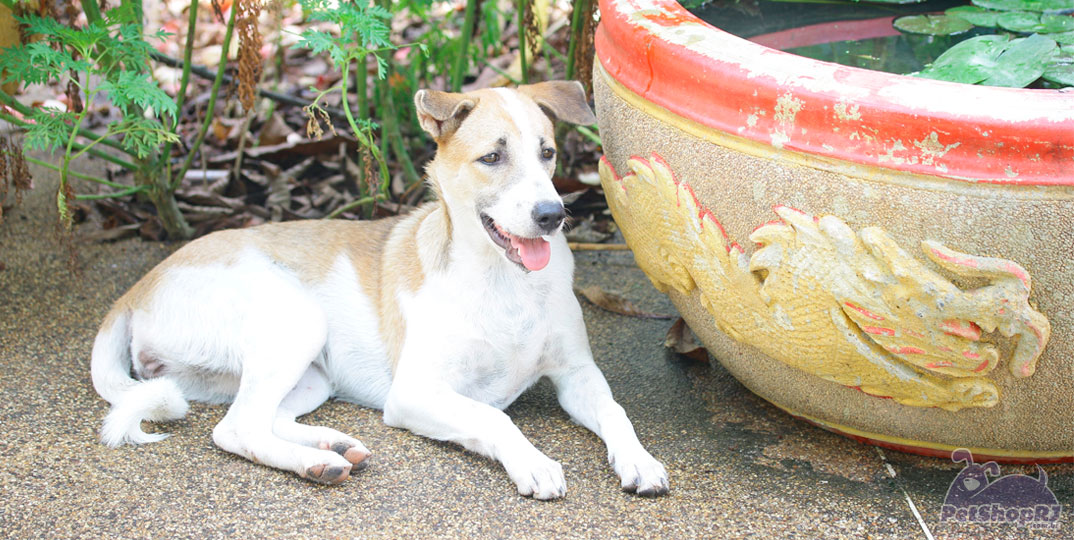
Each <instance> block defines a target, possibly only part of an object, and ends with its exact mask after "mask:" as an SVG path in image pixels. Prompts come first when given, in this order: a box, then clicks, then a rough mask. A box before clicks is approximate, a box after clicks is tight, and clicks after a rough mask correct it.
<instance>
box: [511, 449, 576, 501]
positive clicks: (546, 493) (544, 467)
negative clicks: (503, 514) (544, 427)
mask: <svg viewBox="0 0 1074 540" xmlns="http://www.w3.org/2000/svg"><path fill="white" fill-rule="evenodd" d="M504 466H505V468H506V469H507V475H508V476H510V477H511V480H514V482H515V485H517V486H518V493H519V494H521V495H525V496H526V497H533V498H534V499H541V500H545V501H546V500H550V499H558V498H560V497H563V496H565V495H566V494H567V480H566V478H564V476H563V466H562V465H560V464H559V462H557V461H554V460H552V459H549V458H548V456H545V455H544V454H542V453H540V452H537V455H535V456H533V457H531V458H530V459H528V460H525V461H524V462H522V460H520V461H519V462H512V463H511V464H510V465H508V464H507V463H504Z"/></svg>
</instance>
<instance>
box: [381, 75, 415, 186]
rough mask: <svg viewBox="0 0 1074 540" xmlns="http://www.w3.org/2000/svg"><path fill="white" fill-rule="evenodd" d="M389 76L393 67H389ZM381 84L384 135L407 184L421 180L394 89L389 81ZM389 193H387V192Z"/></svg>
mask: <svg viewBox="0 0 1074 540" xmlns="http://www.w3.org/2000/svg"><path fill="white" fill-rule="evenodd" d="M388 70H389V76H390V75H391V70H392V68H391V67H389V68H388ZM378 82H379V83H380V86H381V91H380V92H379V95H380V105H381V107H379V109H380V113H381V114H380V118H381V122H382V124H383V128H382V130H381V131H382V136H383V137H387V138H388V142H389V143H390V144H391V148H392V153H394V154H395V159H396V161H398V162H399V163H400V164H401V165H402V166H403V174H404V175H405V176H406V184H407V186H410V185H413V184H415V183H418V182H421V176H420V175H418V171H417V170H415V169H414V162H413V161H411V160H410V152H408V151H407V149H406V144H405V141H403V134H402V132H401V131H400V130H399V114H398V112H397V111H396V109H395V99H393V98H392V89H391V87H390V86H389V85H388V82H387V81H378ZM385 195H387V193H385Z"/></svg>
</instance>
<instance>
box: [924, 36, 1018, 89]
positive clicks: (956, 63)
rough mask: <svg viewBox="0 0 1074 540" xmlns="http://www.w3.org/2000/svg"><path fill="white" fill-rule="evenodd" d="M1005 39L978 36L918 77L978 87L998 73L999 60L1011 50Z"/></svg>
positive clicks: (941, 56) (945, 53)
mask: <svg viewBox="0 0 1074 540" xmlns="http://www.w3.org/2000/svg"><path fill="white" fill-rule="evenodd" d="M1008 44H1009V42H1008V41H1007V37H1006V36H997V35H987V36H977V37H974V38H970V39H967V40H966V41H963V42H961V43H958V44H957V45H955V46H954V47H951V48H950V49H947V51H945V52H944V53H943V54H941V55H940V56H939V57H938V58H937V59H936V61H935V62H933V63H932V65H930V66H929V67H927V68H925V69H923V70H921V71H920V72H918V73H917V76H918V77H924V78H926V79H937V80H941V81H951V82H960V83H965V84H977V83H979V82H981V81H983V80H985V79H987V78H988V76H989V75H990V74H991V73H992V70H993V69H995V66H996V59H997V58H999V55H1000V53H1002V52H1003V51H1004V49H1006V48H1007V47H1008Z"/></svg>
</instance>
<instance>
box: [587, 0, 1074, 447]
mask: <svg viewBox="0 0 1074 540" xmlns="http://www.w3.org/2000/svg"><path fill="white" fill-rule="evenodd" d="M600 9H601V18H602V20H601V23H600V27H599V29H598V31H597V37H596V40H597V58H598V62H597V63H598V65H597V66H596V68H595V70H594V71H595V74H594V92H595V95H596V105H597V116H598V118H599V119H600V128H601V136H602V138H603V141H604V149H605V152H606V156H605V158H604V160H603V161H602V163H601V179H602V182H603V185H604V190H605V193H606V195H607V197H608V201H609V205H610V206H611V209H612V212H613V214H614V216H615V219H616V221H617V223H618V224H619V225H620V227H621V229H622V231H623V234H624V236H625V238H626V240H627V243H628V244H629V245H630V247H631V248H632V249H633V251H634V253H635V255H636V258H637V261H638V264H639V266H641V267H642V269H644V270H645V272H646V273H647V274H648V275H649V277H650V278H651V279H652V281H653V283H654V285H656V287H657V288H659V289H660V290H662V291H665V292H666V293H667V294H668V295H669V296H670V298H671V299H672V301H673V302H674V303H675V305H676V306H677V307H678V309H679V311H680V312H681V313H682V315H683V317H684V318H685V319H686V321H687V322H688V323H689V324H690V327H691V328H692V329H693V330H694V331H695V332H696V333H697V334H698V335H699V336H700V337H701V339H702V340H703V341H704V342H705V344H706V345H707V346H708V348H709V350H710V352H711V353H712V355H713V356H714V357H715V358H716V359H717V360H718V361H719V362H720V363H721V364H723V365H724V366H725V367H726V368H727V369H728V370H729V371H730V372H731V373H732V374H734V375H735V377H737V378H738V379H739V380H740V381H742V383H743V384H745V385H746V386H747V387H748V388H750V389H751V390H752V391H753V392H755V393H757V394H759V395H760V396H762V397H764V398H765V399H767V400H769V401H770V402H772V403H773V404H775V405H776V406H778V407H780V408H782V409H784V410H786V411H788V412H789V413H791V414H793V415H796V416H798V417H801V418H804V419H806V420H808V421H811V422H814V423H816V424H819V425H821V426H823V427H825V428H827V429H830V430H833V431H836V432H839V433H843V434H846V435H849V436H852V437H854V438H857V439H859V440H863V441H867V442H871V443H874V444H878V445H881V446H886V447H889V448H896V449H900V450H909V451H914V452H918V453H924V454H930V455H936V456H950V455H951V452H952V451H953V450H954V449H956V448H960V447H965V448H969V449H970V450H971V451H973V452H974V454H975V457H976V458H977V459H998V460H1001V461H1008V462H1009V461H1038V462H1047V461H1074V311H1072V307H1071V306H1072V305H1074V263H1072V262H1071V258H1072V256H1074V92H1063V91H1057V90H1014V89H1004V88H987V87H977V86H969V85H961V84H954V83H945V82H936V81H927V80H922V79H915V78H912V77H905V76H898V75H889V74H883V73H878V72H872V71H867V70H862V69H856V68H850V67H843V66H838V65H835V64H830V63H825V62H819V61H814V60H809V59H806V58H801V57H798V56H794V55H791V54H787V53H783V52H779V51H776V50H772V49H769V48H767V47H764V46H761V45H758V44H755V43H751V42H749V41H746V40H743V39H740V38H737V37H735V36H732V35H730V34H727V33H725V32H722V31H720V30H719V29H716V28H713V27H712V26H709V25H708V24H706V23H704V22H702V21H700V20H699V19H697V18H696V17H694V16H693V15H692V14H690V13H689V12H687V11H686V10H684V9H683V8H682V7H681V6H679V5H678V4H677V3H675V2H672V1H669V0H602V1H601V3H600ZM747 240H748V241H747Z"/></svg>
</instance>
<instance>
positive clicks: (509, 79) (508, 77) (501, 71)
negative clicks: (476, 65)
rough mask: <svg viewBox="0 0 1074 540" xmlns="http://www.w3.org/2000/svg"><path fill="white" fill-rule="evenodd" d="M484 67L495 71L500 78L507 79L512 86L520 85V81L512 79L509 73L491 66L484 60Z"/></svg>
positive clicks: (490, 63)
mask: <svg viewBox="0 0 1074 540" xmlns="http://www.w3.org/2000/svg"><path fill="white" fill-rule="evenodd" d="M485 65H486V66H488V67H489V68H490V69H492V71H495V72H496V73H498V74H500V76H501V77H503V78H505V79H507V80H508V81H511V83H512V84H522V81H519V80H518V79H516V78H514V77H512V76H511V74H510V73H508V72H506V71H504V70H502V69H500V68H498V67H496V66H494V65H492V62H489V61H488V60H485Z"/></svg>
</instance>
